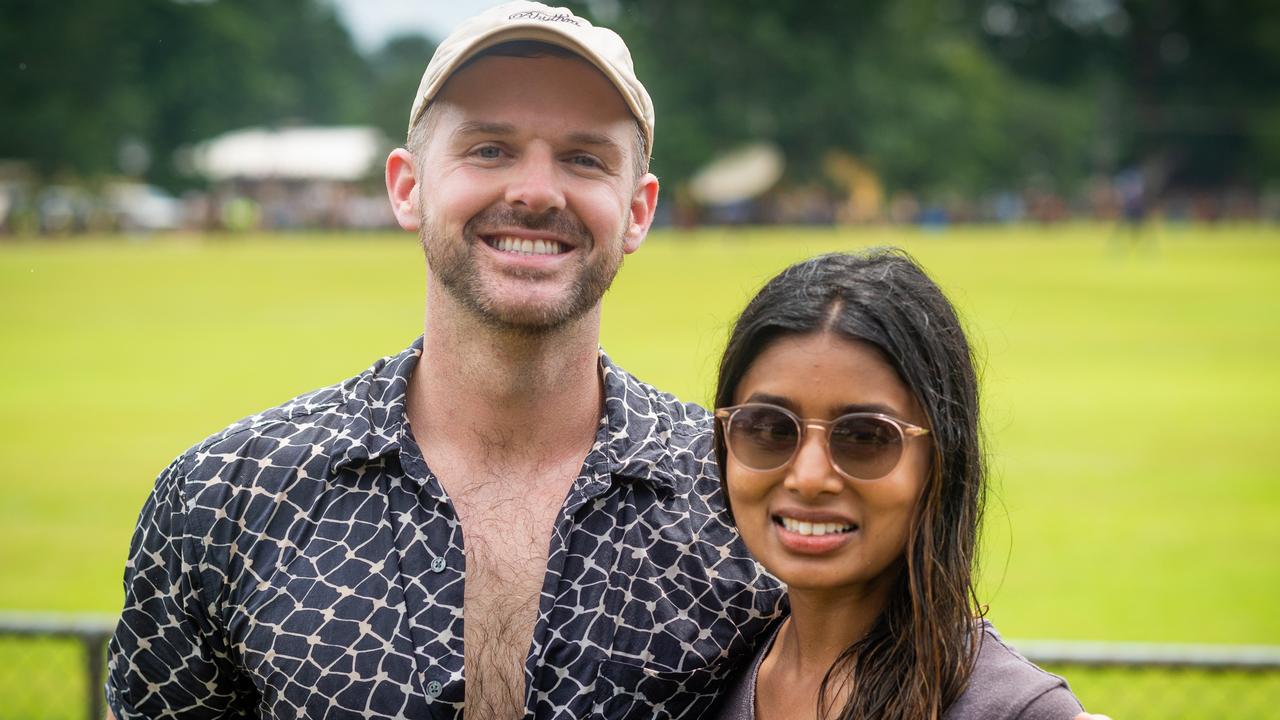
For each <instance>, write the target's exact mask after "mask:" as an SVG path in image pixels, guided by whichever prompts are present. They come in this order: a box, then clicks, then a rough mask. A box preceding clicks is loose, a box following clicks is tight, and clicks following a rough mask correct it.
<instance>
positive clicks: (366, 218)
mask: <svg viewBox="0 0 1280 720" xmlns="http://www.w3.org/2000/svg"><path fill="white" fill-rule="evenodd" d="M671 195H672V196H674V197H673V199H672V200H671V201H669V202H667V203H662V204H660V212H659V217H658V224H659V225H665V226H675V227H697V226H700V225H757V224H758V225H843V224H858V223H890V224H898V225H921V226H926V227H944V226H947V225H951V224H973V223H982V224H1002V223H1021V222H1033V223H1057V222H1064V221H1068V220H1095V221H1105V222H1112V221H1124V222H1130V223H1141V222H1143V221H1145V220H1148V219H1156V218H1159V219H1162V220H1167V221H1173V222H1219V221H1252V222H1269V223H1280V187H1277V188H1272V189H1270V190H1268V191H1262V192H1258V191H1254V190H1247V189H1243V188H1216V189H1212V190H1195V189H1185V190H1165V191H1163V192H1161V193H1159V194H1158V195H1156V194H1153V193H1149V192H1147V191H1145V189H1144V188H1143V187H1142V183H1141V181H1140V180H1135V179H1134V178H1133V177H1132V176H1126V175H1125V174H1124V173H1122V174H1120V175H1117V176H1116V177H1114V178H1097V179H1095V180H1094V181H1093V182H1092V183H1090V185H1089V187H1087V188H1086V189H1085V190H1084V191H1083V192H1080V193H1077V194H1075V195H1071V196H1067V195H1063V194H1061V193H1057V192H1054V191H1052V190H1047V189H1042V188H1036V187H1030V188H1025V189H1022V190H1020V191H1017V192H1013V191H1004V192H993V193H991V194H989V195H986V196H984V197H979V198H966V197H960V196H951V197H941V198H936V197H922V196H919V195H916V194H913V193H910V192H905V191H900V192H896V193H891V194H889V195H888V196H887V197H885V198H884V199H883V201H880V202H877V203H876V204H875V205H874V206H873V207H872V209H871V210H868V209H867V207H866V206H865V204H864V205H863V206H861V207H860V209H858V210H857V211H856V212H855V209H854V208H855V205H856V203H854V202H853V201H852V200H851V199H849V198H846V197H842V196H841V195H840V194H839V193H838V192H835V191H832V190H830V189H828V188H825V187H821V186H799V187H785V186H784V187H781V188H775V189H774V190H772V191H770V192H768V193H766V194H765V195H763V196H761V197H759V198H756V199H753V200H749V201H743V202H740V203H734V204H730V205H721V206H703V205H697V204H695V203H693V202H691V201H689V200H688V199H687V198H685V197H682V195H681V194H680V193H679V192H675V193H671ZM394 226H395V221H394V218H393V216H392V214H391V211H390V209H389V207H388V204H387V200H386V196H385V194H384V193H383V191H382V189H381V188H380V187H377V186H375V185H373V184H372V183H342V182H319V181H287V182H285V181H257V182H232V183H226V184H222V185H220V186H218V187H215V188H213V189H208V190H192V191H188V192H185V193H182V194H180V195H176V196H175V195H173V194H170V193H168V192H166V191H164V190H162V189H160V188H157V187H154V186H151V185H145V184H141V183H137V182H127V181H119V182H108V183H104V184H100V185H98V186H95V187H87V186H84V185H75V184H52V185H43V186H37V185H35V184H33V183H30V182H24V181H22V180H20V179H17V180H15V179H12V178H10V179H5V178H4V177H3V176H0V236H6V237H16V236H32V235H35V236H66V235H78V234H94V233H112V232H124V233H150V232H169V231H187V232H244V231H250V230H261V231H279V230H284V231H288V230H370V229H380V228H392V227H394Z"/></svg>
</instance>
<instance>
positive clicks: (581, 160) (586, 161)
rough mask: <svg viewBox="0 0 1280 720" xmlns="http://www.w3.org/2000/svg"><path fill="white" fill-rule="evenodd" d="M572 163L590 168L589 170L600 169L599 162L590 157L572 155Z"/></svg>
mask: <svg viewBox="0 0 1280 720" xmlns="http://www.w3.org/2000/svg"><path fill="white" fill-rule="evenodd" d="M573 163H574V164H575V165H581V166H583V167H591V168H595V167H600V161H599V160H596V159H595V158H593V157H591V156H590V155H574V156H573Z"/></svg>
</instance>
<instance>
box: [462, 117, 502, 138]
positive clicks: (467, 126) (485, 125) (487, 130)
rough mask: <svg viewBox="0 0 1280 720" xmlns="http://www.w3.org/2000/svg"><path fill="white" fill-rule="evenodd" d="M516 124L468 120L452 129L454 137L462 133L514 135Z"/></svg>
mask: <svg viewBox="0 0 1280 720" xmlns="http://www.w3.org/2000/svg"><path fill="white" fill-rule="evenodd" d="M515 132H516V126H515V125H512V124H511V123H495V122H480V121H474V120H473V121H469V122H464V123H462V124H461V125H459V126H458V127H457V129H456V130H454V131H453V134H454V137H458V136H462V135H514V134H515Z"/></svg>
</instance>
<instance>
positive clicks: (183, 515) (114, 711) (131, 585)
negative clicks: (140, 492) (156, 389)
mask: <svg viewBox="0 0 1280 720" xmlns="http://www.w3.org/2000/svg"><path fill="white" fill-rule="evenodd" d="M191 460H192V458H190V457H188V456H183V457H181V458H179V459H178V460H176V461H174V463H173V464H172V465H170V466H169V467H168V468H166V469H165V471H164V472H162V473H161V474H160V477H159V478H158V479H157V480H156V485H155V488H154V489H153V490H152V492H151V495H150V496H149V497H148V498H147V501H146V503H145V504H144V505H143V507H142V512H141V513H140V515H139V517H138V526H137V528H136V529H135V530H134V533H133V539H132V541H131V542H130V546H129V560H128V562H127V563H126V564H125V571H124V593H125V599H124V608H123V610H122V611H121V613H120V621H119V623H118V624H117V625H116V630H115V633H114V634H113V635H112V636H111V642H110V643H109V644H108V646H107V654H108V665H107V682H106V688H105V691H106V701H107V708H108V711H109V713H110V717H112V718H116V717H124V718H130V719H131V718H137V717H147V718H151V717H162V716H174V717H182V718H184V719H187V720H200V719H201V718H206V717H207V718H220V717H224V716H225V714H226V713H227V712H228V711H230V710H232V709H233V708H232V704H233V702H234V701H235V699H236V698H237V697H238V693H237V688H236V683H235V680H234V678H235V677H236V673H235V670H234V668H233V667H230V666H229V660H228V658H229V657H231V653H230V650H229V648H227V647H226V641H225V639H224V635H223V634H222V633H221V632H219V630H218V628H217V627H216V626H215V621H214V620H213V619H212V618H211V616H210V614H209V612H210V611H209V607H208V603H207V602H206V601H205V600H204V599H203V598H202V597H201V592H200V586H201V579H200V578H201V572H209V573H212V574H213V575H216V574H217V570H216V569H215V568H213V567H212V566H211V565H210V564H209V563H207V562H206V558H205V557H204V554H203V551H202V548H203V547H204V542H203V540H202V538H203V537H204V535H205V531H204V530H199V529H193V525H194V524H193V523H192V522H191V519H190V518H189V517H188V505H187V502H186V498H185V494H184V493H185V490H184V489H185V487H186V483H187V479H188V478H187V473H186V472H185V469H186V467H187V466H188V465H189V464H191Z"/></svg>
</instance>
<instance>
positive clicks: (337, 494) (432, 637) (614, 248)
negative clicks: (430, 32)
mask: <svg viewBox="0 0 1280 720" xmlns="http://www.w3.org/2000/svg"><path fill="white" fill-rule="evenodd" d="M653 125H654V118H653V106H652V103H651V101H650V99H649V96H648V93H647V92H646V90H645V88H644V86H643V85H641V84H640V82H639V80H638V79H636V77H635V74H634V71H633V68H632V63H631V57H630V53H629V52H628V50H627V48H626V46H625V45H624V44H623V42H622V40H621V38H619V37H618V36H617V35H616V34H614V33H612V32H611V31H609V30H607V29H603V28H597V27H594V26H592V25H591V24H590V23H589V22H588V21H586V20H585V19H583V18H581V17H577V16H575V15H573V14H572V13H571V12H570V11H568V10H565V9H563V8H551V7H547V6H544V5H541V4H538V3H532V2H518V3H511V4H508V5H504V6H501V7H499V8H495V9H493V10H490V11H488V12H486V13H484V14H482V15H479V16H477V17H475V18H472V19H471V20H469V21H468V22H466V23H464V24H463V25H462V26H460V27H459V28H458V29H457V30H456V31H454V32H453V33H452V34H451V35H450V36H449V37H448V38H446V39H445V40H444V42H443V43H441V45H440V47H439V48H438V50H437V51H436V53H435V55H434V56H433V58H432V60H431V62H430V64H429V65H428V67H427V69H426V72H425V73H424V76H423V80H422V84H421V86H420V88H419V91H418V93H417V95H416V96H415V100H414V103H413V108H412V110H411V116H410V130H409V139H408V143H407V147H406V148H403V149H398V150H395V151H394V152H392V154H391V156H390V157H389V158H388V160H387V166H386V182H387V189H388V194H389V197H390V200H391V205H392V210H393V211H394V213H395V215H396V218H397V220H398V222H399V224H400V225H401V226H402V227H403V228H404V229H406V230H409V231H414V232H417V233H418V235H419V238H420V240H421V242H422V245H423V249H424V252H425V255H426V260H427V272H428V284H427V298H426V321H425V332H424V335H423V337H422V338H421V339H419V340H418V341H416V342H414V343H413V344H412V345H411V346H410V347H409V348H407V349H406V350H404V351H403V352H401V353H399V354H398V355H395V356H392V357H389V358H385V359H383V360H381V361H378V362H377V363H375V364H374V365H373V366H372V367H371V368H370V369H369V370H368V371H366V372H364V373H362V374H360V375H357V376H356V377H354V378H351V379H350V380H347V381H345V382H343V383H340V384H338V385H334V386H332V387H328V388H324V389H321V390H318V391H315V392H312V393H309V394H306V395H303V396H300V397H298V398H296V399H294V400H291V401H289V402H287V403H285V404H284V405H282V406H280V407H277V408H273V409H270V410H266V411H264V412H261V413H259V414H256V415H253V416H251V417H249V418H246V419H244V420H242V421H240V422H238V423H236V424H233V425H232V426H230V427H229V428H228V429H226V430H224V431H223V432H221V433H218V434H216V435H214V436H213V437H211V438H209V439H207V440H204V441H202V442H201V443H199V444H198V445H196V446H195V447H193V448H192V449H191V450H189V451H188V452H187V453H185V454H183V455H182V456H180V457H179V458H178V459H176V460H175V461H174V462H173V463H172V464H171V465H170V466H169V467H168V468H167V469H166V470H165V471H164V472H163V473H162V474H161V475H160V477H159V479H158V480H157V482H156V486H155V488H154V490H153V492H152V494H151V496H150V497H149V498H148V500H147V501H146V504H145V505H144V507H143V509H142V513H141V516H140V518H139V522H138V527H137V530H136V531H135V534H134V537H133V540H132V543H131V548H130V555H129V560H128V562H127V565H126V568H125V606H124V609H123V612H122V615H121V619H120V623H119V625H118V628H117V630H116V633H115V635H114V636H113V638H112V640H111V643H110V653H109V663H110V666H109V678H108V681H107V687H106V692H107V700H108V704H109V706H110V708H111V711H112V712H113V713H114V714H115V716H116V717H118V718H120V719H121V720H131V719H133V718H156V717H171V718H214V717H227V716H255V717H263V718H290V719H292V718H299V717H314V718H318V717H363V718H383V717H385V718H390V717H435V718H456V717H461V716H462V715H463V713H464V710H465V711H466V713H468V715H469V716H470V717H473V718H516V717H539V718H543V717H545V718H551V717H557V718H560V717H588V716H592V717H595V716H602V717H607V718H625V717H635V718H654V717H672V718H695V717H700V716H701V715H702V714H703V713H704V712H705V711H706V710H707V709H708V708H709V707H710V705H711V703H712V702H713V700H714V699H715V697H716V696H717V694H718V693H719V692H720V691H721V689H722V688H723V687H724V682H725V680H726V678H727V677H728V676H729V674H730V672H731V671H732V669H733V668H732V667H731V662H733V661H734V660H735V659H739V658H745V657H750V656H751V654H752V653H753V651H754V648H753V644H754V643H755V642H756V641H757V639H759V638H763V637H765V634H766V631H767V629H768V627H769V625H770V623H771V622H773V621H774V620H775V619H776V618H777V617H778V616H779V615H780V612H781V604H780V603H781V597H782V593H781V588H780V586H779V585H778V583H777V581H776V580H774V579H773V578H771V577H769V576H767V575H763V574H761V573H760V572H759V570H758V569H757V566H756V565H755V563H754V561H752V560H751V558H750V557H749V555H748V553H747V551H746V548H745V547H744V546H743V545H742V543H741V541H740V540H739V538H738V536H737V534H736V532H735V531H734V530H733V528H732V527H731V525H729V524H728V523H727V522H726V521H725V520H724V519H723V516H722V507H723V500H722V497H721V490H720V486H719V480H718V476H717V473H716V468H715V463H714V458H713V457H712V454H711V442H710V440H711V425H712V419H711V417H710V416H709V415H708V414H707V412H706V411H705V410H703V409H701V408H699V407H697V406H694V405H686V404H683V403H680V402H679V401H677V400H676V399H675V398H672V397H671V396H669V395H665V394H663V393H660V392H659V391H657V390H655V389H654V388H652V387H650V386H648V385H645V384H644V383H642V382H640V381H639V380H637V379H636V378H634V377H632V376H631V375H629V374H628V373H626V372H625V371H624V370H622V369H621V368H619V367H618V366H617V365H615V364H614V363H613V362H612V361H611V360H610V359H609V358H608V356H607V355H605V354H604V353H603V352H601V350H600V348H599V329H600V299H601V296H602V295H603V293H604V291H605V290H606V289H607V288H608V286H609V284H610V282H611V280H612V278H613V276H614V274H615V273H616V272H617V270H618V268H619V266H620V265H621V262H622V258H623V256H624V255H625V254H627V253H631V252H635V251H636V250H637V249H638V248H639V247H640V244H641V242H642V241H643V240H644V238H645V235H646V234H647V232H648V229H649V226H650V223H651V222H652V219H653V215H654V208H655V205H656V202H657V194H658V181H657V178H655V177H654V176H653V175H652V174H651V173H649V172H648V167H647V166H648V158H649V156H650V153H651V150H652V143H653ZM325 290H326V291H330V292H341V288H336V289H330V288H326V289H325ZM335 341H337V342H341V341H342V339H341V337H337V338H335ZM299 351H300V352H306V349H305V348H302V349H299ZM464 620H465V622H464ZM464 679H465V682H464Z"/></svg>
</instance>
